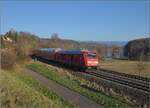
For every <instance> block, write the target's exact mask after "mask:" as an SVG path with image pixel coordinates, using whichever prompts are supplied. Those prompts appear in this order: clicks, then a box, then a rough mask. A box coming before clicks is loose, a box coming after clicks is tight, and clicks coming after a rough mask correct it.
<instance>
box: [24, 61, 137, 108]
mask: <svg viewBox="0 0 150 108" xmlns="http://www.w3.org/2000/svg"><path fill="white" fill-rule="evenodd" d="M27 67H28V68H30V69H32V70H34V71H36V72H38V73H40V74H41V75H43V76H45V77H47V78H49V79H51V80H54V81H56V82H57V83H59V84H61V85H63V86H66V87H68V88H69V89H71V90H74V91H76V92H78V93H80V94H81V95H84V96H86V97H88V98H90V99H92V100H94V101H96V102H97V103H100V104H102V105H104V106H105V107H108V108H131V107H134V106H131V104H129V103H126V102H123V101H120V100H118V99H116V98H113V97H111V96H108V95H106V94H104V93H102V92H95V91H92V90H89V89H87V88H84V87H82V86H81V83H82V82H81V81H80V80H75V78H74V76H68V75H67V73H65V72H63V71H59V70H56V69H53V68H51V67H49V66H47V65H45V64H42V63H39V62H35V63H31V64H29V65H28V66H27ZM80 79H81V78H80Z"/></svg>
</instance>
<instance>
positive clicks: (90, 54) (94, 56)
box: [87, 53, 96, 58]
mask: <svg viewBox="0 0 150 108" xmlns="http://www.w3.org/2000/svg"><path fill="white" fill-rule="evenodd" d="M87 56H88V58H96V54H95V53H88V55H87Z"/></svg>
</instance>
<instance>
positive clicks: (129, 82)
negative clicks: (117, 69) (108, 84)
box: [86, 69, 150, 93]
mask: <svg viewBox="0 0 150 108" xmlns="http://www.w3.org/2000/svg"><path fill="white" fill-rule="evenodd" d="M86 73H87V74H90V75H93V76H95V77H98V78H103V79H106V80H109V81H112V82H116V83H119V84H121V85H125V86H129V87H132V88H136V89H138V90H141V91H142V92H145V93H149V92H150V85H149V84H150V81H143V80H140V79H135V78H130V77H126V76H121V75H118V74H114V73H110V72H106V71H101V70H94V69H93V70H87V71H86Z"/></svg>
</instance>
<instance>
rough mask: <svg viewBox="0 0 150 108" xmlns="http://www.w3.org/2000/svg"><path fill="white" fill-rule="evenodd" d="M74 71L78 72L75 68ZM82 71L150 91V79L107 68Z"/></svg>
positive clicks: (55, 64) (49, 62)
mask: <svg viewBox="0 0 150 108" xmlns="http://www.w3.org/2000/svg"><path fill="white" fill-rule="evenodd" d="M37 59H38V60H39V61H42V62H44V63H47V64H51V65H54V66H61V67H63V68H64V67H65V68H66V66H63V65H60V64H58V63H53V62H51V61H48V60H46V59H43V58H37ZM66 69H67V70H71V71H72V69H71V68H68V67H67V68H66ZM73 71H74V72H76V71H75V70H73ZM80 72H83V73H86V74H89V75H92V76H93V77H97V78H102V79H105V80H109V81H112V82H115V83H119V84H121V85H125V86H128V87H132V88H134V89H137V90H140V91H142V92H144V93H150V81H149V80H142V79H136V78H132V77H128V76H124V75H122V74H115V72H109V71H108V72H107V70H105V71H103V70H96V69H88V70H86V71H80Z"/></svg>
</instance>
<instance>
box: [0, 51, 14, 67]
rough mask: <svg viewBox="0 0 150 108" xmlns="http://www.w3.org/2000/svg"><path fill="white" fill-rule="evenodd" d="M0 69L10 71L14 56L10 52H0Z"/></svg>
mask: <svg viewBox="0 0 150 108" xmlns="http://www.w3.org/2000/svg"><path fill="white" fill-rule="evenodd" d="M0 52H1V68H2V69H12V68H13V67H14V64H15V59H16V55H15V54H14V53H13V52H12V51H11V50H7V49H5V50H1V51H0Z"/></svg>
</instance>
